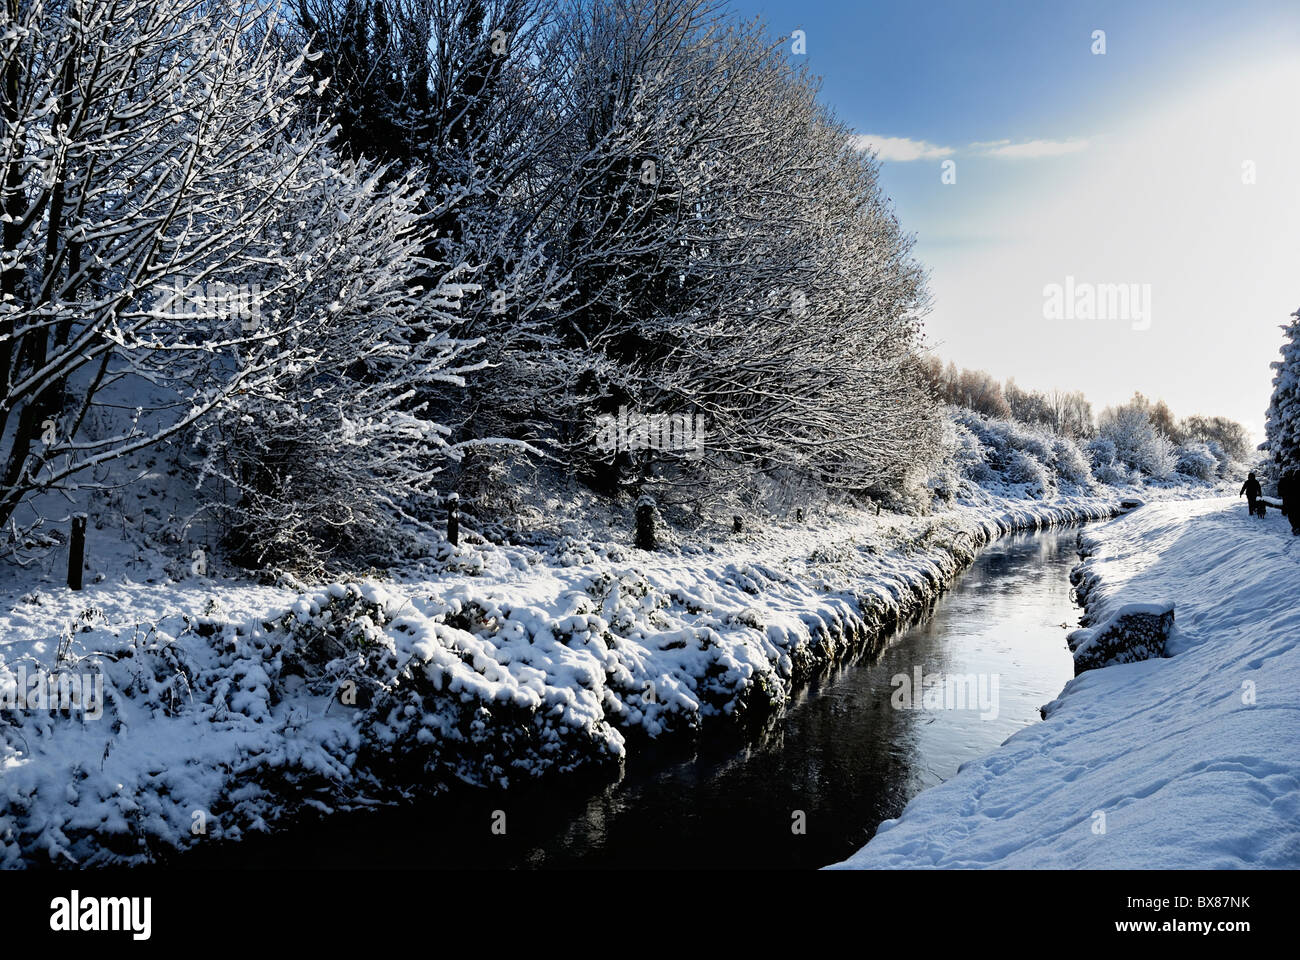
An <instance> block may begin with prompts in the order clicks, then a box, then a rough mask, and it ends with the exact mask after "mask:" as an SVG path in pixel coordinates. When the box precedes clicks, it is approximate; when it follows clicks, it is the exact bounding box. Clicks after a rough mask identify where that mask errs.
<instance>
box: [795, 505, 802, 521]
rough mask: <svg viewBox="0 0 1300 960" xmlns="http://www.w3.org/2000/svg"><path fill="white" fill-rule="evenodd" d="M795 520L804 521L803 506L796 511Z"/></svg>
mask: <svg viewBox="0 0 1300 960" xmlns="http://www.w3.org/2000/svg"><path fill="white" fill-rule="evenodd" d="M794 522H795V523H803V507H799V508H797V509H796V510H795V512H794Z"/></svg>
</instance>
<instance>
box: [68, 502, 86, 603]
mask: <svg viewBox="0 0 1300 960" xmlns="http://www.w3.org/2000/svg"><path fill="white" fill-rule="evenodd" d="M85 565H86V515H85V514H84V513H79V514H77V515H76V516H74V517H73V518H72V539H71V540H70V541H68V586H69V587H71V588H72V589H73V590H80V589H81V571H82V568H83V567H85Z"/></svg>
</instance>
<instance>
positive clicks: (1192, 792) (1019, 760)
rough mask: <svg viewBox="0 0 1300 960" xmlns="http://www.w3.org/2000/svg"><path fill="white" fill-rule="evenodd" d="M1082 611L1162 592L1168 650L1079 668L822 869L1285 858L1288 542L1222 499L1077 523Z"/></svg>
mask: <svg viewBox="0 0 1300 960" xmlns="http://www.w3.org/2000/svg"><path fill="white" fill-rule="evenodd" d="M1083 546H1084V549H1085V551H1086V552H1087V553H1088V554H1089V555H1090V556H1089V559H1088V560H1086V561H1085V563H1084V564H1083V565H1082V567H1081V570H1080V580H1081V587H1082V588H1083V592H1084V594H1085V596H1086V604H1087V612H1088V616H1089V619H1090V620H1091V621H1092V622H1094V623H1101V622H1104V621H1105V620H1107V619H1108V618H1109V617H1110V616H1111V615H1113V614H1114V613H1115V612H1116V611H1118V610H1119V609H1121V608H1122V607H1123V606H1124V605H1125V604H1128V603H1134V602H1143V601H1149V600H1154V599H1163V598H1167V599H1169V600H1171V601H1172V602H1173V603H1174V605H1175V610H1176V623H1175V626H1174V629H1173V632H1172V635H1171V637H1170V639H1169V643H1168V645H1167V650H1166V652H1167V654H1168V658H1167V659H1151V660H1145V661H1142V662H1136V663H1126V664H1118V665H1112V666H1107V667H1104V668H1101V669H1094V670H1089V671H1088V672H1086V673H1084V674H1082V675H1080V676H1078V677H1076V678H1075V679H1074V680H1073V681H1071V682H1070V683H1069V684H1067V685H1066V687H1065V689H1064V691H1063V692H1062V693H1061V695H1060V697H1059V698H1058V699H1057V700H1055V701H1053V702H1052V703H1051V704H1049V705H1047V707H1046V708H1045V715H1046V716H1045V720H1044V722H1043V723H1041V724H1038V725H1035V726H1032V727H1029V728H1027V729H1025V730H1023V731H1021V732H1020V733H1017V734H1016V735H1015V736H1013V737H1011V738H1010V739H1009V740H1007V742H1006V743H1005V744H1004V745H1003V746H1002V747H1001V748H999V749H998V750H997V751H995V752H994V753H993V754H991V755H990V756H988V757H986V758H983V759H981V760H979V761H976V762H972V763H968V764H966V765H965V766H964V767H963V768H962V770H961V772H960V773H959V774H958V775H957V776H956V777H954V778H953V779H952V780H950V781H948V782H946V783H944V784H942V785H940V786H938V787H935V788H932V789H930V790H927V791H925V792H923V793H922V794H920V795H919V796H918V797H916V798H915V799H914V800H913V801H912V802H911V803H910V804H908V806H907V808H906V810H905V811H904V812H903V815H902V816H901V817H900V818H899V819H898V820H895V821H887V822H885V823H883V824H881V826H880V829H879V831H878V832H877V834H876V836H875V837H874V838H873V839H872V840H871V842H870V843H868V844H867V845H866V846H865V847H864V848H863V849H862V850H861V851H859V852H858V853H857V854H855V855H854V856H853V857H851V858H849V859H848V860H847V861H845V862H844V863H841V864H837V865H836V867H837V868H881V867H1007V868H1041V867H1054V868H1073V867H1079V868H1107V867H1110V868H1113V867H1121V868H1128V867H1132V868H1162V869H1167V868H1211V869H1220V868H1231V867H1252V866H1262V867H1297V866H1300V748H1298V747H1297V744H1298V743H1300V652H1298V651H1297V639H1300V605H1297V603H1296V585H1297V583H1300V538H1295V537H1293V536H1292V535H1291V533H1290V528H1289V526H1288V524H1287V523H1286V521H1285V520H1284V519H1283V518H1282V517H1280V516H1270V517H1268V518H1266V519H1263V520H1259V519H1252V518H1249V517H1247V515H1246V510H1245V507H1244V506H1242V505H1241V504H1240V501H1237V500H1227V499H1219V500H1201V501H1190V502H1188V501H1183V502H1165V503H1158V504H1153V505H1151V506H1147V507H1144V508H1143V509H1141V510H1138V511H1136V512H1134V513H1132V514H1130V515H1128V516H1125V517H1123V518H1121V519H1118V520H1116V521H1114V522H1112V523H1109V524H1106V525H1105V526H1103V527H1100V528H1098V529H1096V530H1093V531H1089V532H1087V533H1086V534H1085V536H1084V537H1083Z"/></svg>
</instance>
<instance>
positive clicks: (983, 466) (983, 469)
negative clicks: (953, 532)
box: [927, 408, 991, 500]
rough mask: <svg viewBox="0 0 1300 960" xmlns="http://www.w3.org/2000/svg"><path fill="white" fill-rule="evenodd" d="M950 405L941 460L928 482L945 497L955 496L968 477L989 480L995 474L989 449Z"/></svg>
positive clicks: (938, 495) (937, 494)
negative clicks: (989, 464) (988, 453)
mask: <svg viewBox="0 0 1300 960" xmlns="http://www.w3.org/2000/svg"><path fill="white" fill-rule="evenodd" d="M953 412H954V411H953V410H952V409H951V408H950V409H949V410H948V411H947V412H946V415H945V416H944V417H943V420H942V431H943V432H942V436H941V440H940V445H939V449H940V457H939V462H938V464H937V465H936V466H935V468H934V470H933V471H932V472H931V475H930V478H929V480H928V482H927V485H928V486H929V488H930V490H931V491H932V492H933V493H934V494H935V495H936V496H937V497H939V499H941V500H951V499H953V498H954V497H955V496H956V495H957V494H958V492H959V491H960V490H961V485H962V483H963V482H965V481H966V480H975V481H977V482H978V481H980V480H985V479H988V478H989V477H990V476H991V473H990V471H989V468H988V458H987V453H986V451H985V449H984V445H983V444H981V443H980V441H979V438H978V437H977V436H976V435H975V434H974V433H973V432H971V429H970V428H969V427H968V426H966V425H965V424H964V423H960V422H958V421H957V420H956V419H954V417H953V416H952V414H953Z"/></svg>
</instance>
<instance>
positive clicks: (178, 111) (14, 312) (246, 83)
mask: <svg viewBox="0 0 1300 960" xmlns="http://www.w3.org/2000/svg"><path fill="white" fill-rule="evenodd" d="M277 23H278V21H277V17H276V14H275V12H274V10H272V9H267V8H266V7H259V6H258V5H255V4H250V3H247V2H243V0H117V2H114V3H102V2H96V0H7V2H6V4H5V7H4V9H3V23H0V118H2V119H3V129H2V130H0V167H2V170H0V219H2V220H3V224H4V227H3V259H2V260H0V377H2V378H3V385H0V438H2V439H0V470H2V471H3V473H2V474H0V523H2V522H5V521H8V520H10V519H11V518H12V517H13V515H14V511H15V510H16V508H17V507H18V505H19V504H21V503H22V502H24V500H25V499H27V498H29V497H30V496H31V495H32V494H33V493H36V492H40V491H47V490H62V491H65V492H68V491H70V490H71V488H73V487H74V486H76V485H77V484H78V482H83V481H82V478H83V477H84V472H85V471H86V470H87V469H88V468H90V467H92V466H95V465H98V464H102V463H104V462H106V461H109V460H112V459H114V458H117V457H121V456H123V455H124V454H127V453H130V452H133V451H136V450H141V449H144V448H146V447H148V446H152V445H154V444H156V443H158V442H160V441H163V440H166V439H168V438H172V437H176V436H178V435H180V434H182V433H183V432H186V431H188V430H190V428H192V427H194V426H195V425H196V424H198V423H200V421H202V420H203V419H204V418H205V417H207V416H211V415H213V414H215V413H220V412H222V411H225V412H226V413H229V412H230V411H231V410H232V409H233V407H232V404H233V405H240V404H243V405H246V404H247V403H249V402H250V401H249V398H262V399H264V400H265V401H266V402H267V403H268V404H269V406H264V407H262V408H261V410H260V411H259V413H266V414H267V416H268V420H267V422H265V423H263V424H261V425H258V426H257V429H260V430H262V431H264V436H265V438H266V442H267V443H273V442H274V427H275V426H276V424H277V423H278V422H279V421H277V420H275V419H274V417H273V416H272V412H271V411H272V407H274V413H275V415H276V416H278V415H280V413H281V412H282V411H283V410H284V409H286V407H285V406H283V405H289V406H292V405H293V404H295V403H298V402H300V401H301V399H302V396H303V394H302V387H303V382H304V379H305V378H314V379H315V384H314V386H313V387H312V389H313V390H317V389H319V390H320V391H321V396H322V397H323V398H324V400H322V405H324V404H326V403H327V402H328V401H329V399H331V397H332V396H336V395H337V389H338V388H337V385H336V382H335V380H332V379H331V378H337V377H338V375H339V366H338V362H337V357H336V356H331V355H330V354H329V352H328V348H329V345H330V343H331V341H332V338H336V337H337V336H338V335H339V331H340V330H343V329H347V330H348V331H349V332H350V333H352V334H355V333H356V330H357V324H358V322H359V321H358V320H356V319H351V320H349V321H348V323H349V324H350V326H345V325H344V324H343V321H342V320H341V319H339V318H340V316H347V317H350V318H355V317H358V316H371V315H373V316H376V317H378V318H380V320H381V321H382V319H383V318H384V317H386V316H388V315H391V313H392V311H393V310H395V309H398V308H399V307H401V306H404V305H410V302H411V296H410V295H409V294H407V292H406V289H405V287H404V286H403V285H402V283H401V282H400V281H399V279H398V278H402V279H405V276H406V275H409V273H411V272H416V270H417V269H419V270H427V269H428V267H427V266H426V265H423V264H420V263H417V262H415V261H412V260H411V257H412V255H413V253H414V251H412V250H411V249H410V243H409V241H408V240H407V239H404V238H405V237H406V234H407V231H408V230H409V229H410V228H411V217H410V213H409V211H410V205H411V203H412V200H411V193H410V188H409V185H401V184H399V185H397V186H395V187H393V188H391V189H390V188H389V187H387V186H384V185H382V184H381V182H380V180H379V179H378V178H376V176H375V174H374V171H366V170H362V169H359V168H356V167H348V166H345V165H341V164H339V163H336V162H335V161H334V160H333V159H332V158H331V152H330V150H329V147H328V141H329V138H330V133H329V130H328V129H326V127H325V126H323V125H322V124H319V123H316V122H315V119H314V118H313V117H312V116H311V115H310V114H307V113H305V112H304V111H305V109H306V108H309V107H310V103H311V101H310V100H309V99H308V96H309V94H310V93H311V90H312V87H313V85H314V84H316V82H317V81H316V80H315V79H314V78H312V77H311V76H310V75H309V74H308V73H307V72H306V71H305V70H304V64H305V63H306V62H307V57H308V55H307V54H305V53H302V52H293V51H291V50H290V51H286V49H285V48H284V46H283V45H282V44H281V43H279V42H278V41H277V39H276V37H277V34H278V28H277ZM452 292H453V293H458V292H459V291H455V290H453V291H452ZM432 295H433V296H436V294H432ZM428 322H431V323H432V322H433V320H432V319H430V320H429V321H428ZM378 329H379V330H380V331H381V332H380V333H379V334H378V335H377V336H378V337H379V338H381V339H382V338H384V337H387V336H388V328H387V327H386V326H384V325H383V324H382V322H381V323H380V325H379V327H378ZM375 349H376V351H378V353H379V354H380V355H381V356H383V357H384V359H385V360H386V361H387V362H388V363H389V365H390V368H391V369H390V370H389V371H387V372H385V373H384V374H383V375H388V373H391V374H392V375H393V376H395V377H399V378H400V377H406V376H408V375H413V377H414V379H415V381H416V382H418V381H419V380H420V379H422V378H427V377H428V376H429V375H430V374H429V368H430V365H431V364H434V363H436V361H435V359H433V358H435V357H440V358H442V359H443V360H445V361H447V362H453V360H454V354H455V353H456V348H446V347H445V345H442V344H438V343H437V342H436V335H435V346H433V347H431V348H429V351H426V352H425V353H421V354H414V355H412V356H409V357H405V356H400V354H401V352H402V349H403V348H402V346H401V344H399V343H397V341H395V340H393V339H391V338H390V339H389V341H388V344H387V346H386V347H385V348H383V349H380V348H378V347H376V348H375ZM372 358H373V354H372V353H369V352H368V351H367V350H366V349H365V342H363V343H362V346H361V347H359V348H358V357H357V359H358V361H359V362H358V366H357V367H355V368H353V369H351V370H350V371H349V373H350V375H351V376H352V377H353V380H354V387H355V386H356V385H357V384H360V383H363V382H364V383H368V382H369V381H367V380H366V378H367V377H369V378H374V377H377V376H380V375H381V374H380V373H379V372H376V371H375V370H372V369H370V368H369V367H368V366H367V365H368V364H369V363H370V362H371V360H372ZM451 376H453V377H454V374H451ZM331 391H334V393H333V394H332V393H331ZM122 406H126V407H128V408H136V414H135V416H134V417H131V418H129V419H128V421H127V422H125V423H123V424H121V425H120V427H119V428H118V429H115V430H110V431H108V432H107V434H105V433H103V432H97V433H95V434H94V435H91V434H88V433H87V431H86V430H85V429H84V427H85V425H86V423H87V422H88V419H93V417H92V414H95V413H96V411H97V410H99V409H101V408H102V409H103V410H105V411H111V410H115V409H118V408H121V407H122ZM381 409H383V408H381ZM354 410H355V408H354V407H343V408H341V411H340V410H336V411H332V415H336V414H338V413H340V412H342V413H343V414H344V415H346V416H351V415H352V414H353V412H354ZM245 413H246V414H247V415H248V416H249V417H252V414H251V413H248V412H247V411H245ZM285 416H290V417H291V416H292V415H291V414H285ZM321 416H322V417H324V416H325V415H324V414H322V415H321ZM377 416H387V417H389V418H390V425H391V424H392V423H396V422H397V418H398V413H397V411H396V410H393V409H383V412H381V413H380V414H377ZM401 416H402V417H405V418H411V417H415V418H417V419H418V414H417V413H413V412H412V411H410V410H407V411H404V412H403V413H402V414H401ZM231 422H232V421H231V420H230V418H229V417H227V418H226V420H225V421H224V423H225V424H227V425H228V424H230V423H231ZM340 422H341V421H340ZM350 423H351V424H353V425H350V426H346V427H340V429H343V430H345V431H346V430H353V431H355V432H358V433H363V432H364V431H366V430H368V429H370V425H369V423H368V422H367V421H366V420H365V419H364V418H360V419H358V420H355V421H350ZM432 432H434V433H436V430H435V431H432ZM410 433H411V435H412V436H414V435H415V434H417V433H418V434H420V435H422V436H428V435H429V433H430V429H429V428H427V426H426V427H419V428H417V427H415V426H412V427H411V428H410ZM377 449H380V450H386V448H383V447H382V446H380V447H378V448H377ZM385 455H386V456H390V457H391V456H392V455H393V452H392V451H391V450H386V453H385Z"/></svg>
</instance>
